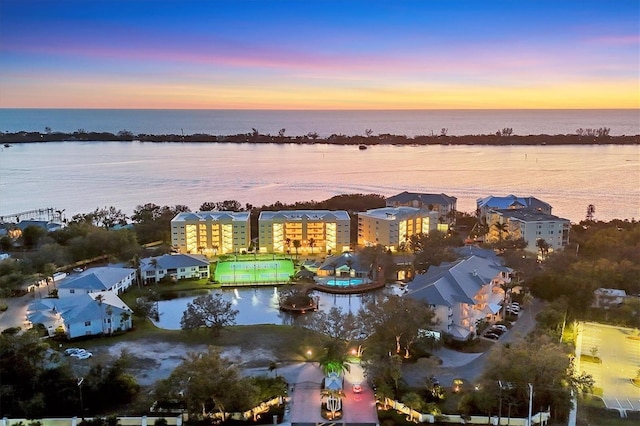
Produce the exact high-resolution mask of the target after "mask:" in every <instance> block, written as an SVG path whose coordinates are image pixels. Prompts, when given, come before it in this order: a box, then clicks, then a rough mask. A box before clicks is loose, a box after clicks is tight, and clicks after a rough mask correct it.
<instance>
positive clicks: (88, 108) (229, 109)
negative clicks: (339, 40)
mask: <svg viewBox="0 0 640 426" xmlns="http://www.w3.org/2000/svg"><path fill="white" fill-rule="evenodd" d="M10 109H20V110H33V109H46V110H96V111H113V110H128V111H301V112H303V111H310V112H316V111H372V112H373V111H603V110H604V111H607V110H609V111H640V107H619V108H606V107H603V108H126V107H124V108H119V107H108V108H98V107H63V108H60V107H2V106H0V110H10Z"/></svg>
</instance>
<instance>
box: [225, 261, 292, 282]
mask: <svg viewBox="0 0 640 426" xmlns="http://www.w3.org/2000/svg"><path fill="white" fill-rule="evenodd" d="M294 273H295V271H294V266H293V262H292V261H291V260H289V259H276V260H247V261H238V262H235V261H220V262H218V263H217V265H216V269H215V280H216V281H217V282H219V283H221V284H234V285H236V284H240V285H243V284H244V285H246V284H263V283H280V282H287V281H289V277H291V275H293V274H294Z"/></svg>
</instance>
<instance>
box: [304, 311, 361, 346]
mask: <svg viewBox="0 0 640 426" xmlns="http://www.w3.org/2000/svg"><path fill="white" fill-rule="evenodd" d="M296 325H302V326H304V327H305V328H308V329H310V330H313V331H315V332H317V333H320V334H322V335H325V336H327V337H329V338H330V339H334V340H341V341H347V342H348V341H351V340H355V338H356V335H357V334H359V331H360V330H359V326H358V320H357V318H356V316H355V315H354V314H353V313H351V312H347V313H346V314H345V313H343V311H342V308H340V307H336V306H333V307H332V308H331V309H329V312H324V311H318V312H316V313H314V314H313V315H308V316H301V317H299V318H298V320H297V321H296Z"/></svg>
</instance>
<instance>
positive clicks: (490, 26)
mask: <svg viewBox="0 0 640 426" xmlns="http://www.w3.org/2000/svg"><path fill="white" fill-rule="evenodd" d="M639 22H640V2H638V1H626V0H622V1H597V2H595V1H593V2H592V1H560V2H558V1H528V0H523V1H490V0H489V1H375V0H369V1H348V0H344V1H302V0H300V1H284V0H282V1H278V0H271V1H260V0H253V1H243V0H234V1H184V0H182V1H162V0H159V1H158V0H154V1H151V0H149V1H146V0H143V1H135V0H130V1H113V0H111V1H101V0H93V1H64V0H62V1H29V0H1V1H0V107H5V108H6V107H35V108H39V107H42V108H47V107H49V108H64V107H67V108H223V109H230V108H240V109H261V108H264V109H434V108H638V107H639V106H640V85H639V80H640V77H639V71H640V69H639V68H640V65H639V64H640V58H639V55H640V54H639V52H640V43H639Z"/></svg>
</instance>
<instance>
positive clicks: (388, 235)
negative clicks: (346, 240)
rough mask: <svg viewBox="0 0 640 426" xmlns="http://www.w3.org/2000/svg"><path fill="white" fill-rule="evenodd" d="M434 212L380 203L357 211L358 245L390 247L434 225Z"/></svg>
mask: <svg viewBox="0 0 640 426" xmlns="http://www.w3.org/2000/svg"><path fill="white" fill-rule="evenodd" d="M438 216H439V214H438V212H435V211H427V210H423V209H419V208H416V207H384V208H380V209H372V210H367V211H366V212H360V213H358V246H361V247H367V246H375V245H378V244H381V245H383V246H385V247H386V248H387V249H390V250H391V251H396V250H398V247H399V246H400V245H401V244H403V243H405V242H406V241H408V240H409V238H410V237H411V236H412V235H415V234H428V233H429V232H431V231H435V230H436V229H437V226H438Z"/></svg>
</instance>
